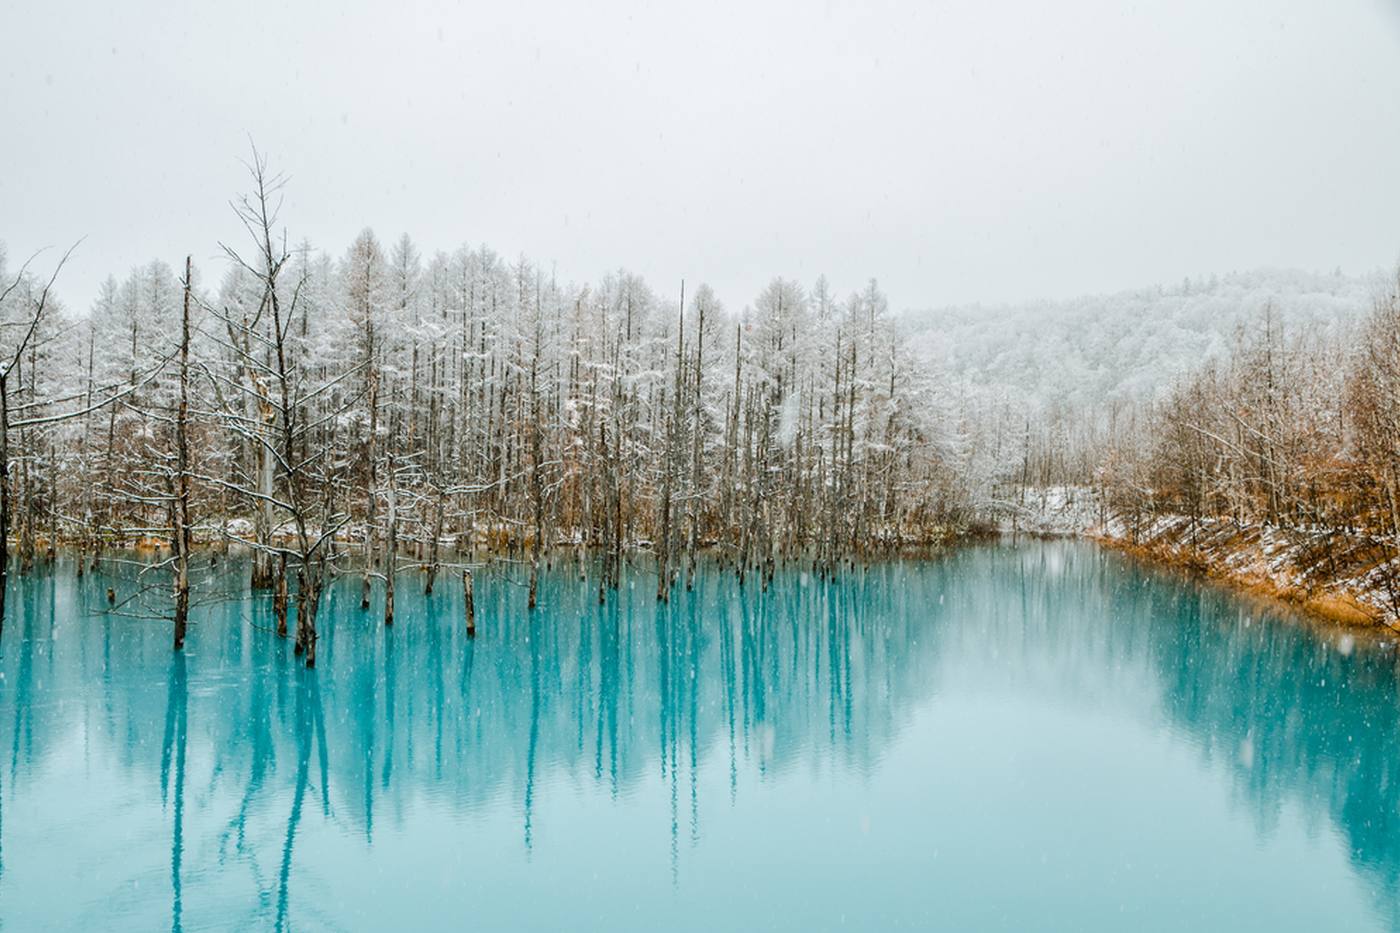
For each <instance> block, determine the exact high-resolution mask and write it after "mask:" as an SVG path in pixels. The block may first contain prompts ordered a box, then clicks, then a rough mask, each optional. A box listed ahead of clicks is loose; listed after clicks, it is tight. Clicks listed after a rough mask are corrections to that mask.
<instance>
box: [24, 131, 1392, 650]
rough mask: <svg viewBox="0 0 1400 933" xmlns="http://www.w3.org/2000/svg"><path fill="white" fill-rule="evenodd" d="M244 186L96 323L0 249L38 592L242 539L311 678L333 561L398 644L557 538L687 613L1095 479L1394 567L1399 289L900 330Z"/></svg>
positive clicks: (1181, 298)
mask: <svg viewBox="0 0 1400 933" xmlns="http://www.w3.org/2000/svg"><path fill="white" fill-rule="evenodd" d="M249 181H250V187H249V191H248V193H247V194H245V195H243V196H242V197H240V198H239V199H237V200H236V201H235V202H234V209H233V215H232V216H231V217H230V222H231V223H230V225H231V227H234V228H235V229H236V228H237V226H241V228H242V229H241V231H240V236H239V237H238V238H236V239H231V240H227V241H221V242H220V243H219V249H220V250H221V251H222V259H221V260H220V261H216V262H210V263H207V268H206V267H199V266H196V265H195V264H194V263H193V262H190V261H188V260H187V261H186V263H184V264H182V265H181V267H179V268H177V267H173V266H172V265H170V264H168V263H167V262H165V261H163V260H153V261H152V262H150V263H149V264H147V265H144V266H141V267H139V268H136V269H133V270H131V271H130V272H129V273H128V274H127V275H126V276H125V278H123V279H121V280H118V279H117V278H115V277H109V278H108V279H107V280H106V281H105V282H104V283H103V285H102V287H101V290H100V293H99V295H98V297H97V299H96V301H95V302H94V303H93V305H92V307H91V308H90V309H70V308H68V307H66V306H65V305H64V304H63V303H62V301H61V300H60V295H61V292H62V286H61V273H62V266H63V259H62V258H61V257H59V256H38V257H30V258H28V259H26V260H24V261H18V262H17V261H16V260H15V258H14V257H6V256H5V254H4V253H3V251H0V283H3V285H0V287H3V297H0V314H3V324H4V330H3V333H0V342H2V345H0V350H3V353H2V354H0V365H3V367H4V368H3V370H0V402H3V407H0V461H2V462H3V463H4V465H5V466H6V468H7V469H8V476H9V482H8V483H7V484H4V487H3V495H0V537H3V538H5V539H6V541H7V542H8V541H9V540H10V538H13V541H14V545H13V547H14V550H15V552H16V560H15V561H14V564H13V566H14V569H16V570H18V571H19V572H21V573H24V572H27V571H28V570H29V569H30V568H32V567H33V566H34V564H35V562H36V560H39V559H41V558H43V557H51V556H53V555H54V553H55V552H56V549H57V548H58V547H59V546H60V545H63V544H67V545H71V546H72V547H74V548H75V549H76V550H77V552H78V554H79V555H80V559H79V564H80V566H81V565H83V564H88V563H91V562H93V561H96V560H97V559H99V557H100V556H101V555H102V554H103V553H104V552H107V551H111V550H113V549H118V548H122V547H126V546H130V545H132V544H148V545H156V546H160V547H166V548H169V552H170V555H171V556H170V560H169V563H170V567H171V570H172V573H173V574H174V577H175V587H174V588H175V591H176V593H177V604H178V603H179V602H180V600H181V599H183V600H184V603H183V604H182V605H177V607H176V610H175V613H174V614H175V616H176V618H177V619H181V618H183V617H185V616H186V615H187V614H188V599H189V596H188V594H189V589H190V586H191V584H190V573H191V570H190V567H191V564H190V555H191V553H192V548H193V547H194V545H195V544H196V543H197V542H201V541H202V542H206V543H213V544H227V543H229V542H233V541H237V542H241V543H244V544H247V545H249V546H251V547H252V548H253V552H254V555H255V558H254V562H253V571H252V575H253V579H252V581H251V582H252V584H253V586H254V587H257V588H268V589H272V590H273V591H274V593H275V601H276V605H277V606H278V610H277V612H278V617H279V620H280V623H279V624H280V625H283V626H285V624H286V623H285V620H286V618H287V615H288V607H289V603H290V601H291V600H292V599H293V598H294V599H295V600H297V605H298V607H299V609H300V611H298V612H297V613H296V614H295V618H296V619H297V620H299V621H298V622H297V626H298V633H297V634H298V641H299V643H300V644H301V646H302V647H303V648H304V649H306V650H308V651H310V652H311V653H312V656H313V657H314V624H315V623H314V620H315V612H316V599H317V594H318V593H319V592H320V589H321V587H322V585H323V584H324V581H325V579H326V578H327V575H328V574H330V573H338V572H353V573H356V574H359V575H360V577H361V578H362V590H363V599H362V602H363V604H364V605H365V606H368V605H369V604H370V601H371V596H372V594H373V593H374V591H375V589H376V588H378V587H382V588H383V596H384V605H385V621H389V622H391V621H392V618H393V612H394V599H393V594H394V589H395V586H396V585H397V581H398V579H399V576H400V574H401V572H403V571H406V570H409V569H413V570H416V571H418V572H419V573H420V576H418V577H415V578H414V579H415V584H414V585H419V583H418V582H417V581H418V580H419V579H423V578H425V579H423V582H422V584H421V585H424V586H426V587H427V588H428V589H429V590H431V587H432V586H433V585H434V582H435V581H436V579H437V578H438V577H439V575H440V574H441V573H443V572H444V568H457V567H466V566H469V565H470V563H471V562H472V561H473V560H476V559H477V558H478V556H479V555H493V556H496V557H502V556H503V557H505V558H506V559H516V560H523V561H528V562H529V564H530V566H531V568H532V573H531V583H530V591H529V594H528V602H529V604H530V605H531V606H533V605H534V602H535V599H536V592H535V590H536V582H537V579H538V573H539V570H540V567H541V562H542V559H543V558H544V556H545V555H546V554H547V553H549V552H550V551H552V550H553V549H554V548H556V547H559V546H570V547H572V548H574V550H575V552H576V553H577V554H578V555H579V560H580V561H581V562H582V561H583V560H584V555H591V556H592V557H593V558H596V560H597V568H598V569H597V571H596V574H595V577H596V580H597V585H598V598H599V599H600V600H605V599H606V598H607V592H608V590H609V589H610V588H616V587H617V586H618V583H619V574H620V570H621V567H622V565H623V563H624V561H625V560H627V559H628V556H629V555H631V554H634V553H639V552H646V553H647V554H648V558H647V561H648V566H650V567H651V568H653V569H654V572H655V575H656V580H657V591H656V594H657V598H658V599H662V600H664V599H666V598H667V597H668V595H669V593H670V591H671V588H672V587H673V586H676V585H687V586H688V585H689V582H690V578H691V575H692V574H693V573H694V572H695V566H696V561H697V557H698V555H699V554H700V553H702V552H706V551H713V552H714V553H715V554H716V555H717V556H718V557H719V558H720V559H721V560H723V561H725V562H726V563H728V564H730V565H732V567H733V568H734V570H735V572H736V573H737V574H738V575H739V577H740V579H741V580H742V579H743V578H744V577H745V576H747V575H748V574H750V573H754V572H757V573H758V574H760V578H761V580H762V581H766V580H767V579H768V578H769V577H770V576H771V574H772V572H773V568H774V566H775V564H776V563H777V562H778V561H779V560H783V559H788V558H794V557H802V558H804V559H810V560H811V561H813V562H814V566H815V567H816V568H817V569H818V570H820V571H822V572H826V573H829V572H833V571H834V570H835V569H836V568H837V567H838V566H839V563H840V562H841V561H842V560H843V559H845V558H853V557H864V556H868V555H870V554H873V553H875V552H879V551H884V550H889V549H893V548H898V547H902V546H908V545H927V544H932V543H940V542H944V541H947V540H950V539H951V538H953V537H956V536H958V535H959V534H964V533H967V532H969V531H974V530H977V529H979V528H984V527H990V526H992V525H993V524H995V523H996V522H997V521H998V520H999V519H1002V520H1004V519H1005V517H1006V516H1007V515H1013V516H1014V515H1015V514H1016V513H1017V512H1018V510H1023V507H1024V506H1023V504H1024V501H1025V496H1026V495H1027V491H1028V490H1032V489H1037V488H1039V489H1044V488H1048V487H1056V488H1058V487H1077V488H1081V489H1089V490H1092V491H1093V497H1094V501H1095V502H1096V508H1097V509H1098V510H1099V517H1100V518H1101V519H1102V518H1105V517H1106V516H1107V515H1108V514H1109V513H1110V512H1111V513H1113V514H1115V515H1120V516H1130V517H1131V518H1132V521H1133V522H1134V523H1137V522H1140V521H1141V520H1143V518H1144V517H1156V516H1161V515H1187V516H1194V517H1202V518H1204V517H1211V516H1215V517H1219V516H1226V517H1229V518H1230V519H1231V520H1234V521H1237V522H1252V521H1259V522H1267V523H1274V524H1278V523H1281V522H1282V523H1291V524H1293V525H1298V526H1309V527H1325V528H1328V529H1337V530H1338V531H1345V532H1348V533H1352V532H1356V531H1363V532H1365V533H1366V534H1368V535H1371V536H1372V537H1371V538H1370V539H1368V540H1374V541H1376V542H1379V543H1378V544H1377V545H1376V547H1378V548H1380V549H1381V551H1383V552H1384V554H1385V555H1389V557H1390V558H1393V557H1394V556H1395V545H1394V542H1395V540H1396V536H1397V534H1400V504H1397V490H1400V450H1397V448H1396V443H1397V441H1396V438H1397V437H1400V423H1397V422H1396V420H1395V419H1396V412H1397V411H1400V299H1397V298H1396V289H1395V287H1394V284H1393V283H1391V285H1390V287H1386V283H1385V282H1384V281H1380V280H1375V279H1372V278H1356V277H1346V276H1343V275H1342V274H1341V273H1340V272H1337V273H1335V274H1332V275H1310V274H1303V273H1297V272H1276V271H1270V272H1255V273H1248V274H1233V275H1230V276H1226V277H1224V278H1220V277H1212V278H1211V279H1210V280H1208V281H1205V280H1203V281H1199V282H1191V281H1190V280H1187V281H1185V282H1183V283H1181V285H1180V286H1179V287H1174V288H1171V289H1163V288H1157V289H1149V290H1142V291H1133V292H1123V293H1119V294H1115V295H1107V296H1097V297H1091V298H1083V299H1078V300H1072V301H1062V302H1053V303H1035V304H1030V305H1025V306H1004V307H1000V308H992V309H985V308H981V307H969V308H951V309H944V310H940V311H930V312H911V313H908V314H905V315H896V314H894V313H892V311H891V308H890V303H889V301H888V299H887V298H886V296H885V295H884V294H883V293H882V292H881V291H880V289H879V287H878V285H877V284H876V282H875V281H874V280H873V279H872V280H870V281H869V282H867V283H866V284H864V285H863V286H862V287H860V288H859V289H858V290H855V291H852V292H849V293H841V292H838V291H837V289H836V288H835V287H833V286H832V285H831V284H830V283H828V282H827V281H826V279H825V278H818V279H817V280H816V281H815V282H812V283H810V284H803V283H799V282H796V281H793V280H789V279H784V278H774V279H773V280H772V281H771V282H770V283H769V284H768V286H767V287H766V288H764V289H763V290H762V292H761V293H760V294H759V295H757V296H756V297H755V298H754V299H753V301H752V302H751V303H750V304H748V305H746V306H744V307H743V308H742V309H737V310H736V309H731V308H726V307H725V306H724V305H723V303H722V302H721V301H720V300H719V299H718V298H717V297H716V295H715V294H714V293H713V291H712V290H711V289H710V288H709V287H707V286H706V285H704V284H702V283H697V284H693V285H688V284H687V283H682V282H677V283H675V286H674V289H675V294H664V293H662V292H660V291H658V290H657V289H656V288H655V287H654V286H653V285H652V284H649V283H647V282H645V281H643V280H642V279H641V278H640V277H638V276H636V275H634V274H631V273H628V272H626V271H618V272H616V273H614V274H611V275H608V276H606V277H604V278H603V279H602V280H601V281H599V282H597V283H591V284H574V283H568V282H563V281H560V280H559V279H558V278H557V277H556V275H555V274H554V273H553V271H552V270H547V269H545V268H544V267H543V266H542V265H540V264H536V263H532V262H531V261H530V260H529V259H527V258H525V257H517V258H515V259H507V258H504V257H501V256H498V255H497V254H495V253H494V252H492V251H491V249H490V248H489V247H486V246H477V247H466V246H464V247H461V248H458V249H456V250H454V251H451V252H444V251H438V252H435V253H432V254H431V255H425V253H424V252H423V250H422V249H421V248H420V247H419V246H418V245H417V244H415V243H414V241H413V240H412V239H411V238H410V237H409V236H407V235H403V236H400V237H398V238H397V239H395V240H393V241H392V242H389V243H386V242H383V241H381V240H380V239H379V237H378V236H377V235H376V234H375V233H374V232H373V231H372V230H369V229H366V230H364V231H363V232H362V233H361V234H360V235H359V236H357V237H356V238H355V240H354V242H353V243H351V244H349V246H348V247H347V248H345V249H344V251H343V252H340V253H339V254H336V255H332V254H330V253H328V252H326V251H324V250H322V249H318V248H316V247H315V246H313V245H312V244H309V243H306V242H304V241H298V240H296V239H295V236H294V233H293V232H291V231H290V227H289V222H290V221H291V220H292V219H291V218H283V217H280V216H279V215H278V208H279V205H280V203H281V195H282V190H281V189H282V186H283V185H284V181H283V180H282V178H281V177H280V176H277V175H275V174H273V173H271V172H270V170H269V169H268V167H267V164H266V162H265V160H263V159H261V158H260V157H255V158H254V160H253V161H252V163H251V169H250V179H249ZM235 221H236V222H237V224H236V225H235V223H234V222H235ZM206 252H207V251H206ZM45 259H47V260H48V262H47V263H45V262H44V260H45ZM41 269H42V271H41ZM1376 296H1380V297H1379V298H1377V297H1376ZM463 555H465V556H463ZM1383 556H1384V555H1383ZM6 572H9V564H8V562H7V564H6ZM181 593H183V594H184V595H183V597H181V596H180V595H179V594H181ZM289 594H292V595H289ZM1397 606H1400V597H1397ZM0 617H3V604H0ZM176 628H177V633H176V640H177V642H178V641H180V639H181V638H182V633H181V630H180V624H179V623H178V622H177V625H176ZM303 628H305V631H303Z"/></svg>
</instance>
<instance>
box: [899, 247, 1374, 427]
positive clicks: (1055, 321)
mask: <svg viewBox="0 0 1400 933" xmlns="http://www.w3.org/2000/svg"><path fill="white" fill-rule="evenodd" d="M1384 281H1385V279H1384V277H1383V276H1381V275H1380V274H1379V273H1373V274H1371V275H1366V276H1347V275H1343V274H1341V272H1340V271H1339V272H1336V273H1332V274H1322V275H1319V274H1315V273H1308V272H1299V271H1296V270H1275V269H1261V270H1257V271H1252V272H1243V273H1232V274H1230V275H1226V276H1218V277H1217V276H1212V277H1210V278H1209V279H1201V280H1190V279H1188V280H1186V281H1184V282H1182V283H1180V284H1179V285H1175V286H1172V287H1153V288H1147V289H1140V290H1135V291H1125V292H1118V293H1116V294H1109V295H1089V296H1085V297H1081V298H1072V299H1069V300H1065V301H1038V302H1032V303H1027V304H1016V305H1000V306H982V305H962V306H955V307H949V308H939V309H934V310H926V311H910V312H906V313H905V315H904V316H903V323H904V326H905V327H906V328H907V329H908V333H909V334H910V340H911V345H912V346H913V347H915V348H916V349H917V351H918V352H919V354H920V355H921V356H922V357H923V358H925V359H927V360H928V361H930V362H931V363H932V364H933V366H934V367H935V369H936V371H941V372H943V373H945V374H947V375H950V376H952V377H953V379H954V381H955V382H958V383H962V384H963V385H964V386H965V387H966V389H967V390H968V391H969V392H970V393H971V394H973V395H976V396H981V397H983V398H998V397H999V398H1004V399H1005V400H1006V401H1007V402H1009V403H1011V404H1012V405H1013V406H1017V407H1021V406H1026V407H1029V408H1031V409H1039V408H1044V407H1047V406H1052V407H1068V408H1072V409H1083V408H1086V407H1090V408H1092V407H1096V406H1101V405H1104V404H1107V403H1109V402H1112V401H1147V400H1151V399H1153V398H1156V397H1158V396H1160V395H1161V394H1162V393H1164V392H1166V391H1168V390H1169V389H1170V388H1171V386H1172V384H1173V383H1174V382H1175V381H1176V380H1177V379H1178V378H1179V377H1180V376H1182V375H1184V374H1186V373H1188V372H1190V371H1192V370H1194V369H1195V368H1197V367H1198V366H1200V365H1201V364H1202V363H1203V362H1204V361H1205V360H1207V359H1209V358H1211V357H1219V356H1222V355H1224V354H1225V353H1226V352H1228V350H1229V348H1230V346H1231V345H1232V343H1233V342H1234V340H1235V337H1236V335H1237V334H1238V333H1239V331H1240V329H1241V328H1242V327H1244V326H1246V325H1250V324H1254V323H1257V322H1258V321H1259V320H1260V319H1261V316H1262V313H1263V311H1264V309H1265V307H1266V306H1269V305H1272V307H1273V309H1274V312H1275V314H1276V315H1277V320H1279V321H1280V322H1281V324H1282V325H1283V327H1284V329H1285V333H1287V334H1299V333H1302V332H1303V331H1304V330H1305V329H1313V330H1315V331H1318V332H1319V333H1320V334H1321V335H1323V336H1340V335H1341V334H1342V333H1343V332H1344V331H1345V330H1346V329H1347V328H1349V327H1351V326H1353V325H1354V324H1355V323H1356V322H1357V321H1358V320H1360V319H1361V318H1362V317H1363V316H1364V315H1365V314H1366V312H1367V311H1368V310H1369V308H1370V306H1371V301H1372V298H1373V296H1374V295H1375V294H1376V293H1377V291H1378V289H1380V288H1381V287H1382V285H1383V284H1384Z"/></svg>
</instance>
